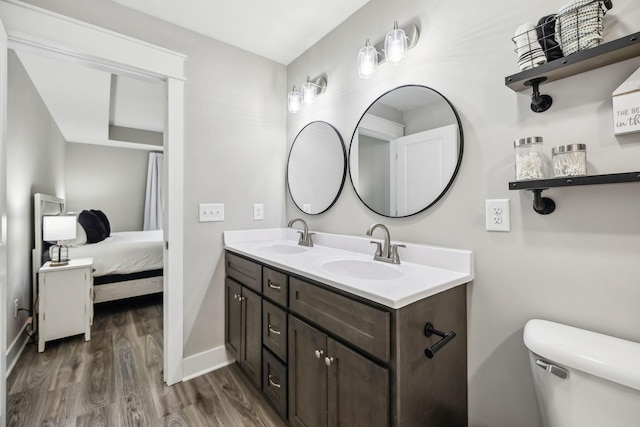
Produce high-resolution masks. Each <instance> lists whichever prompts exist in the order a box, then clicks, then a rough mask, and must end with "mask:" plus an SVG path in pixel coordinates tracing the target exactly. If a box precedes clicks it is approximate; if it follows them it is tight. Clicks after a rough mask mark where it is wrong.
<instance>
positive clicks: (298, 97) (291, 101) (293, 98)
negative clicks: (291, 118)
mask: <svg viewBox="0 0 640 427" xmlns="http://www.w3.org/2000/svg"><path fill="white" fill-rule="evenodd" d="M287 108H288V110H289V112H290V113H297V112H298V111H300V109H301V108H302V94H301V93H300V92H299V91H297V90H296V87H295V86H294V87H293V90H291V92H289V95H288V96H287Z"/></svg>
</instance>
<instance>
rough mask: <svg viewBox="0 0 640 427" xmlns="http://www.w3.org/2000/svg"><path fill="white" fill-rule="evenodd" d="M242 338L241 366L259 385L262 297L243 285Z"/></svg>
mask: <svg viewBox="0 0 640 427" xmlns="http://www.w3.org/2000/svg"><path fill="white" fill-rule="evenodd" d="M241 302H242V304H241V306H242V339H241V341H240V367H241V368H242V369H243V370H244V372H245V373H246V374H247V376H248V377H249V379H250V380H251V381H252V382H253V383H254V384H255V385H256V386H258V387H260V384H261V382H260V381H261V377H262V375H261V368H262V298H261V297H260V295H258V294H256V293H255V292H252V291H250V290H249V289H248V288H245V287H244V286H243V287H242V298H241Z"/></svg>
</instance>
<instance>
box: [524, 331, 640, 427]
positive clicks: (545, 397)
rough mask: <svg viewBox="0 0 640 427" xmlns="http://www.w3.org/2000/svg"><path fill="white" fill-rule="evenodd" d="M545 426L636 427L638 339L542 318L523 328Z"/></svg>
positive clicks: (639, 421) (639, 415)
mask: <svg viewBox="0 0 640 427" xmlns="http://www.w3.org/2000/svg"><path fill="white" fill-rule="evenodd" d="M524 343H525V345H526V346H527V348H528V349H529V359H530V361H531V370H532V372H533V380H534V383H535V387H536V396H537V398H538V407H539V409H540V415H541V417H542V422H543V423H544V426H545V427H609V426H611V427H640V344H639V343H636V342H632V341H626V340H622V339H619V338H614V337H610V336H607V335H602V334H599V333H596V332H591V331H587V330H584V329H578V328H574V327H571V326H566V325H562V324H559V323H554V322H549V321H546V320H538V319H533V320H529V321H528V322H527V324H526V325H525V327H524Z"/></svg>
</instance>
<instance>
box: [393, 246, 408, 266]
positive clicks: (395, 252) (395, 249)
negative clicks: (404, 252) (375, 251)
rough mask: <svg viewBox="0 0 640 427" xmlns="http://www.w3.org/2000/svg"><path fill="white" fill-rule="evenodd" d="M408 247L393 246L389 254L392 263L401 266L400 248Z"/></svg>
mask: <svg viewBox="0 0 640 427" xmlns="http://www.w3.org/2000/svg"><path fill="white" fill-rule="evenodd" d="M406 247H407V246H406V245H399V244H395V245H391V253H390V254H389V258H391V262H392V263H394V264H400V255H398V248H406Z"/></svg>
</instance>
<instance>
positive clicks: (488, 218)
mask: <svg viewBox="0 0 640 427" xmlns="http://www.w3.org/2000/svg"><path fill="white" fill-rule="evenodd" d="M485 223H486V224H485V227H486V229H487V231H511V218H510V215H509V199H492V200H491V199H490V200H486V205H485Z"/></svg>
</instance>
